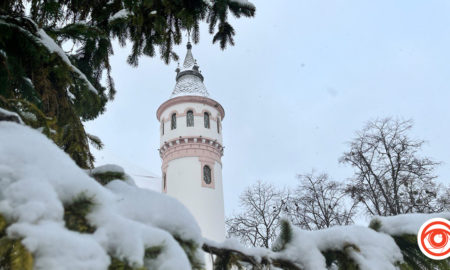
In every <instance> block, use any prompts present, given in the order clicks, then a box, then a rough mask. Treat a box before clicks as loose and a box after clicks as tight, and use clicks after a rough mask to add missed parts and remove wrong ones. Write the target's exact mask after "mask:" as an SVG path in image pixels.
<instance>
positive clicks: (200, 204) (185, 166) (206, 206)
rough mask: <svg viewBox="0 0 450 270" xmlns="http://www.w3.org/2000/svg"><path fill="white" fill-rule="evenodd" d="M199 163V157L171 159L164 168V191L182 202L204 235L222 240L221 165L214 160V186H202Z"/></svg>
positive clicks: (223, 219) (215, 239)
mask: <svg viewBox="0 0 450 270" xmlns="http://www.w3.org/2000/svg"><path fill="white" fill-rule="evenodd" d="M201 172H202V168H201V162H200V161H199V158H198V157H184V158H179V159H175V160H172V161H170V162H169V163H168V167H167V170H166V177H167V194H168V195H170V196H172V197H175V198H176V199H178V200H179V201H181V202H182V203H183V204H184V205H185V206H186V207H187V208H188V209H189V211H191V213H192V214H193V216H194V217H195V219H196V220H197V222H198V224H199V225H200V228H201V230H202V235H203V237H205V238H208V239H211V240H214V241H223V240H225V213H224V201H223V184H222V166H221V164H220V163H218V162H215V164H214V168H213V176H214V179H213V181H215V188H214V189H213V188H209V187H202V181H203V180H202V178H201Z"/></svg>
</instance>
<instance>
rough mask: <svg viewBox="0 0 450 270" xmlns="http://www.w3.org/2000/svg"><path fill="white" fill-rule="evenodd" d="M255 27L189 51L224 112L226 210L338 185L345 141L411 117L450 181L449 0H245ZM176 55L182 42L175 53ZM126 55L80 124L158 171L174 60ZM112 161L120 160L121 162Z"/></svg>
mask: <svg viewBox="0 0 450 270" xmlns="http://www.w3.org/2000/svg"><path fill="white" fill-rule="evenodd" d="M253 3H254V4H255V5H256V7H257V14H256V17H255V18H254V19H240V20H238V21H236V22H235V23H234V26H235V28H236V32H237V36H236V39H235V41H236V46H234V47H229V48H227V49H226V50H225V51H221V50H220V49H219V48H218V46H217V44H216V45H212V44H211V40H212V37H211V36H210V35H209V34H208V33H207V28H206V27H205V26H204V27H203V29H202V35H201V41H200V44H198V45H194V47H193V54H194V57H195V58H196V59H197V60H198V63H199V65H200V69H201V70H202V73H203V75H204V76H205V84H206V87H207V88H208V91H209V92H210V94H211V96H212V98H213V99H216V100H217V101H219V102H220V103H221V104H222V105H223V107H224V108H225V112H226V116H225V119H224V121H223V131H224V145H225V147H226V148H225V155H224V157H223V177H224V192H225V211H226V213H227V214H228V215H229V214H231V213H232V211H233V210H234V209H236V208H237V207H238V197H239V194H240V193H241V191H242V190H243V189H244V188H245V187H247V186H248V185H250V184H252V183H254V182H256V181H257V180H265V181H269V182H272V183H274V184H276V185H280V186H285V185H287V186H292V185H294V184H295V182H296V178H295V175H296V174H298V173H305V172H310V171H311V170H312V169H313V168H314V169H316V170H318V171H326V172H328V173H329V174H330V175H331V176H332V177H333V178H334V179H336V180H345V179H346V178H348V177H350V176H351V174H352V171H351V169H350V168H348V167H345V166H343V165H340V164H338V158H339V157H340V155H341V154H342V153H343V152H344V151H345V150H346V145H345V142H347V141H349V140H351V139H352V138H353V136H354V132H355V131H356V130H359V129H361V128H362V127H363V125H364V123H365V122H366V121H368V120H370V119H374V118H377V117H385V116H394V117H401V118H404V119H409V118H412V119H413V120H414V122H415V127H414V130H413V136H414V137H416V138H420V139H425V140H427V141H428V143H427V144H426V145H425V147H424V149H423V150H424V151H423V152H424V154H426V155H428V156H430V157H432V158H434V159H435V160H437V161H443V162H444V163H443V164H442V165H441V166H440V167H439V168H438V170H437V174H438V175H439V180H440V181H442V182H446V183H450V156H449V152H450V140H449V138H450V53H449V50H450V1H447V0H442V1H437V0H436V1H434V0H427V1H423V0H397V1H392V0H370V1H369V0H332V1H331V0H309V1H307V0H290V1H288V0H281V1H267V0H253ZM176 51H177V52H178V53H179V55H180V57H181V58H183V57H184V54H185V52H186V49H185V44H183V45H182V46H180V47H178V48H176ZM128 52H129V48H120V47H118V46H116V47H115V53H116V54H115V56H114V57H113V58H112V59H111V62H112V66H113V77H114V79H115V82H116V87H117V89H118V93H117V95H116V99H115V100H114V101H113V102H112V103H110V104H109V105H108V107H107V111H106V113H105V114H104V115H102V116H100V117H99V118H98V119H96V120H95V121H92V122H89V123H87V124H86V126H87V130H88V131H89V132H91V133H93V134H95V135H97V136H99V137H100V138H101V139H102V140H103V142H104V143H105V145H106V148H107V149H108V151H111V152H113V153H114V154H115V155H117V156H121V157H122V158H123V159H125V160H129V161H131V162H133V163H136V164H137V165H139V166H141V167H144V168H146V169H147V170H149V171H152V172H154V173H156V174H160V166H161V161H160V157H159V155H158V153H157V149H158V148H159V123H158V122H157V120H156V117H155V112H156V109H157V108H158V106H159V105H160V104H161V103H162V102H164V101H165V100H167V99H168V98H169V96H170V93H171V91H172V89H173V87H174V85H175V72H174V70H175V68H176V63H172V64H170V65H169V66H167V65H165V64H164V63H163V62H162V61H161V60H159V59H157V58H153V59H150V58H142V59H141V60H140V65H139V67H138V68H132V67H130V66H129V65H127V64H126V56H127V54H128ZM119 165H120V164H119Z"/></svg>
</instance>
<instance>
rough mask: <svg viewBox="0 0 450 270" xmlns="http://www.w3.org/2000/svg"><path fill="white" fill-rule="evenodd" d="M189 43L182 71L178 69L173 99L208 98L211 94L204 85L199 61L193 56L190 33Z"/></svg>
mask: <svg viewBox="0 0 450 270" xmlns="http://www.w3.org/2000/svg"><path fill="white" fill-rule="evenodd" d="M188 34H189V41H188V43H187V45H186V47H187V52H186V57H185V58H184V63H183V66H182V68H181V69H179V68H177V70H176V71H177V77H176V81H177V83H176V85H175V88H174V90H173V92H172V96H171V97H172V98H173V97H177V96H186V95H191V96H192V95H193V96H203V97H208V96H209V93H208V90H206V87H205V85H204V84H203V75H202V74H201V72H200V69H199V66H198V64H197V61H196V60H195V59H194V56H193V55H192V44H191V42H190V31H188Z"/></svg>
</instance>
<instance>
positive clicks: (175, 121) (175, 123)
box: [170, 113, 177, 129]
mask: <svg viewBox="0 0 450 270" xmlns="http://www.w3.org/2000/svg"><path fill="white" fill-rule="evenodd" d="M170 124H171V125H170V128H171V129H176V128H177V114H176V113H174V114H172V122H171V123H170Z"/></svg>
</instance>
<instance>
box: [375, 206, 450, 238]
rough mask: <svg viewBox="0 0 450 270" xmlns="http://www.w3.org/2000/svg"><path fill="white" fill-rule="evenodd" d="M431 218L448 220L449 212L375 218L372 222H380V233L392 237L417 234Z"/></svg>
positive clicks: (449, 217) (449, 218)
mask: <svg viewBox="0 0 450 270" xmlns="http://www.w3.org/2000/svg"><path fill="white" fill-rule="evenodd" d="M432 218H445V219H448V220H450V212H443V213H434V214H419V213H414V214H403V215H397V216H392V217H380V216H376V217H374V218H373V219H372V222H371V223H373V222H376V221H378V222H380V224H381V227H380V229H379V231H380V232H385V233H387V234H390V235H393V236H399V235H403V234H417V233H418V232H419V229H420V227H421V226H422V224H423V223H425V221H427V220H429V219H432Z"/></svg>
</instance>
